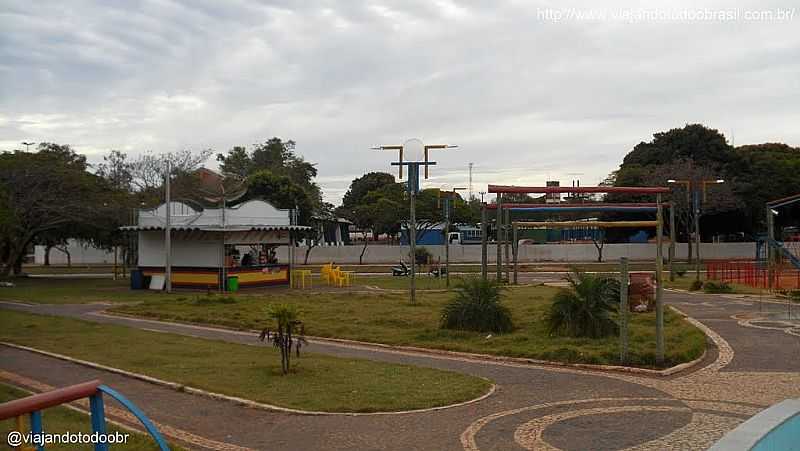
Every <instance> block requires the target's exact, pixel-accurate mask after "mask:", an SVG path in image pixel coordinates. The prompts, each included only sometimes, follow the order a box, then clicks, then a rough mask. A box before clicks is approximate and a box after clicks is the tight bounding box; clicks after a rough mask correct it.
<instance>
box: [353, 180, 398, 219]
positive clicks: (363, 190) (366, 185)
mask: <svg viewBox="0 0 800 451" xmlns="http://www.w3.org/2000/svg"><path fill="white" fill-rule="evenodd" d="M396 183H397V182H396V181H395V178H394V176H393V175H392V174H387V173H386V172H368V173H366V174H364V175H362V176H361V177H358V178H356V179H354V180H353V181H352V182H351V183H350V188H348V189H347V192H346V193H345V194H344V197H343V198H342V208H343V209H345V210H347V209H352V208H355V206H357V205H361V204H363V203H364V198H365V197H366V196H367V195H368V194H369V193H370V191H375V190H379V189H381V188H383V187H385V186H388V185H394V184H396Z"/></svg>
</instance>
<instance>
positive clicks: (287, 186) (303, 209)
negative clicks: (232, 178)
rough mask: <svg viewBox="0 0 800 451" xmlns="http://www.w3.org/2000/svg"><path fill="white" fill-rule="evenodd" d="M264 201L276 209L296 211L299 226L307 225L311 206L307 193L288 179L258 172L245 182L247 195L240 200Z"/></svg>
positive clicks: (269, 172) (265, 172)
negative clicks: (256, 199)
mask: <svg viewBox="0 0 800 451" xmlns="http://www.w3.org/2000/svg"><path fill="white" fill-rule="evenodd" d="M253 198H258V199H264V200H266V201H267V202H269V203H271V204H272V205H274V206H275V207H277V208H284V209H295V208H296V209H297V210H298V214H299V216H298V219H299V221H300V223H301V224H308V221H309V220H310V219H311V215H312V214H313V205H312V202H311V199H310V198H309V196H308V193H307V192H306V191H305V190H304V189H303V188H302V187H300V186H298V185H297V184H296V183H294V182H293V181H292V180H291V179H290V178H289V177H287V176H285V175H278V174H274V173H272V172H271V171H266V170H264V171H258V172H256V173H254V174H253V175H251V176H250V177H249V178H248V180H247V193H246V194H245V196H244V197H242V200H246V199H253Z"/></svg>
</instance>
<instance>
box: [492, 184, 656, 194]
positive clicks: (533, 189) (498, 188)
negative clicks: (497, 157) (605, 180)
mask: <svg viewBox="0 0 800 451" xmlns="http://www.w3.org/2000/svg"><path fill="white" fill-rule="evenodd" d="M487 191H488V192H490V193H495V194H512V193H516V194H532V193H537V194H553V193H584V194H592V193H594V194H604V193H625V194H665V193H668V192H669V191H670V189H669V188H668V187H666V186H515V185H489V189H488V190H487Z"/></svg>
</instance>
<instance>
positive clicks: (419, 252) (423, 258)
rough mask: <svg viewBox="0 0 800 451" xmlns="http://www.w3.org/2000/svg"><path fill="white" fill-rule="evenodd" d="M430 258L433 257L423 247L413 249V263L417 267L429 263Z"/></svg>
mask: <svg viewBox="0 0 800 451" xmlns="http://www.w3.org/2000/svg"><path fill="white" fill-rule="evenodd" d="M431 257H433V255H432V254H431V252H430V251H429V250H428V249H426V248H424V247H415V248H414V261H415V262H416V263H417V264H418V265H424V264H427V263H428V262H429V261H430V259H431Z"/></svg>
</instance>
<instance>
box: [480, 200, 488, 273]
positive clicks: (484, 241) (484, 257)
mask: <svg viewBox="0 0 800 451" xmlns="http://www.w3.org/2000/svg"><path fill="white" fill-rule="evenodd" d="M488 220H489V218H488V216H487V214H486V204H483V203H482V204H481V278H483V280H486V278H487V277H489V262H488V260H489V252H488V241H489V237H487V236H486V235H487V233H488V228H487V224H486V222H487V221H488Z"/></svg>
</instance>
